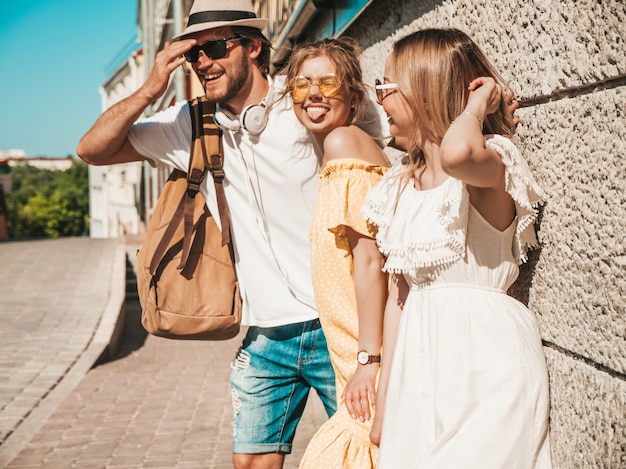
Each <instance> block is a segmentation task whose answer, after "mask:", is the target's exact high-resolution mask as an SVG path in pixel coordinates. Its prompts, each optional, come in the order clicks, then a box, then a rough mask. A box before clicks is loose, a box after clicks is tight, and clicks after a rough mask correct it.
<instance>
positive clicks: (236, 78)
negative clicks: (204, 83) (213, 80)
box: [205, 54, 250, 103]
mask: <svg viewBox="0 0 626 469" xmlns="http://www.w3.org/2000/svg"><path fill="white" fill-rule="evenodd" d="M249 74H250V64H249V63H248V58H247V56H246V55H245V54H242V56H241V60H240V61H239V63H238V64H237V65H236V66H234V67H233V68H232V69H231V73H230V74H228V75H226V78H227V80H228V81H227V83H226V91H225V92H223V93H215V92H209V91H208V90H207V89H206V87H205V93H206V96H207V98H208V99H209V101H212V102H215V103H227V102H229V101H230V100H232V99H234V98H235V97H236V96H237V95H238V94H239V92H240V91H241V89H242V88H243V86H244V85H245V83H246V81H247V80H248V75H249Z"/></svg>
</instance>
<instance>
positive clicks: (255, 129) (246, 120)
mask: <svg viewBox="0 0 626 469" xmlns="http://www.w3.org/2000/svg"><path fill="white" fill-rule="evenodd" d="M268 81H269V85H270V89H269V93H268V94H267V96H266V97H265V98H263V101H261V102H260V103H259V104H251V105H250V106H246V107H245V109H244V110H243V111H242V112H241V115H240V116H239V118H238V117H237V116H235V115H234V114H233V113H232V112H229V111H228V110H226V109H222V108H221V107H220V105H219V104H218V105H217V107H216V109H215V114H214V115H213V120H214V121H215V123H216V124H217V125H218V126H219V127H220V128H221V129H222V130H227V131H231V132H239V131H240V130H241V129H243V130H245V131H246V132H248V133H250V134H252V135H258V134H260V133H261V132H263V129H264V128H265V126H266V125H267V115H266V111H267V104H266V103H267V102H268V101H269V102H271V101H272V97H273V95H274V90H273V88H272V81H271V79H270V78H269V77H268Z"/></svg>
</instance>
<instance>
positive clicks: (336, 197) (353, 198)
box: [319, 159, 387, 238]
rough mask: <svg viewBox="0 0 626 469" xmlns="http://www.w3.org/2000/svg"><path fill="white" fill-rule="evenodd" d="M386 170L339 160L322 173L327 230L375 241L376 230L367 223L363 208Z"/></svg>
mask: <svg viewBox="0 0 626 469" xmlns="http://www.w3.org/2000/svg"><path fill="white" fill-rule="evenodd" d="M386 170H387V168H383V167H381V166H377V165H372V164H370V163H368V162H366V161H363V160H357V159H338V160H332V161H330V162H329V163H328V164H326V165H325V166H324V167H323V168H322V171H321V172H320V191H319V197H320V199H322V204H323V207H324V208H325V214H324V220H323V224H324V228H325V229H327V230H329V231H331V232H332V233H334V234H335V235H336V236H337V237H344V236H345V231H346V227H350V228H352V229H353V230H354V231H356V232H357V233H360V234H362V235H364V236H369V237H372V238H373V237H375V235H376V228H375V227H374V226H373V225H371V224H370V223H368V222H367V220H366V219H365V217H364V216H363V214H362V213H361V208H362V207H363V204H364V201H365V196H366V194H367V192H368V191H369V190H370V189H371V188H372V187H374V186H375V185H376V184H377V183H378V182H379V181H380V179H381V178H382V176H383V174H384V173H385V171H386Z"/></svg>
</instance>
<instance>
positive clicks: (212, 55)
mask: <svg viewBox="0 0 626 469" xmlns="http://www.w3.org/2000/svg"><path fill="white" fill-rule="evenodd" d="M238 39H243V38H242V37H240V36H236V37H227V38H224V39H217V40H215V41H207V42H205V43H204V44H201V45H199V46H193V47H192V48H191V49H189V50H188V51H187V52H185V54H184V56H185V58H186V59H187V61H188V62H191V63H192V64H193V63H196V62H197V61H198V57H199V56H200V51H202V52H204V55H206V56H207V57H208V58H209V59H211V60H215V59H221V58H222V57H224V56H225V55H226V53H227V52H228V48H227V47H226V43H227V42H229V41H236V40H238Z"/></svg>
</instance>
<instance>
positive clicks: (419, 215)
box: [363, 167, 469, 273]
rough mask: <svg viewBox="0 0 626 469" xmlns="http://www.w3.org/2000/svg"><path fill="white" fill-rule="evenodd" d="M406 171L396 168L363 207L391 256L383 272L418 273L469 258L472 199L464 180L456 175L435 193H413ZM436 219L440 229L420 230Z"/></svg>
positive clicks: (377, 238)
mask: <svg viewBox="0 0 626 469" xmlns="http://www.w3.org/2000/svg"><path fill="white" fill-rule="evenodd" d="M403 173H404V171H403V168H397V167H394V168H392V169H391V170H390V171H389V172H388V173H387V175H386V176H385V177H383V180H381V183H380V184H379V185H378V186H376V187H375V188H374V189H373V190H372V191H370V192H369V193H368V196H367V198H366V203H365V207H364V208H363V213H364V214H365V216H366V217H367V218H368V220H370V221H371V222H372V223H373V224H375V225H377V226H378V234H377V236H376V241H377V244H378V248H379V250H380V251H381V252H382V253H383V254H384V255H385V256H386V258H387V261H386V263H385V267H384V269H383V270H385V271H386V272H392V273H414V272H415V271H416V270H418V269H420V268H424V267H443V266H446V265H448V264H452V263H454V262H456V261H458V260H459V259H461V258H463V257H464V256H465V235H466V231H467V213H468V204H469V198H468V195H467V193H466V191H463V187H462V183H461V182H460V181H457V180H455V179H452V178H450V179H448V180H446V182H444V183H443V184H442V185H441V186H439V187H437V188H435V189H432V190H430V191H411V190H410V187H407V184H409V183H410V181H409V182H407V179H406V178H403V177H402V174H403ZM388 175H389V176H388ZM405 189H406V191H405ZM433 199H434V200H433ZM433 210H434V211H433ZM432 217H436V218H437V219H438V220H439V227H437V226H435V228H434V229H429V230H420V229H419V227H420V226H430V227H432V226H433V225H432V223H431V222H430V220H432ZM437 228H439V229H437Z"/></svg>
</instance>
